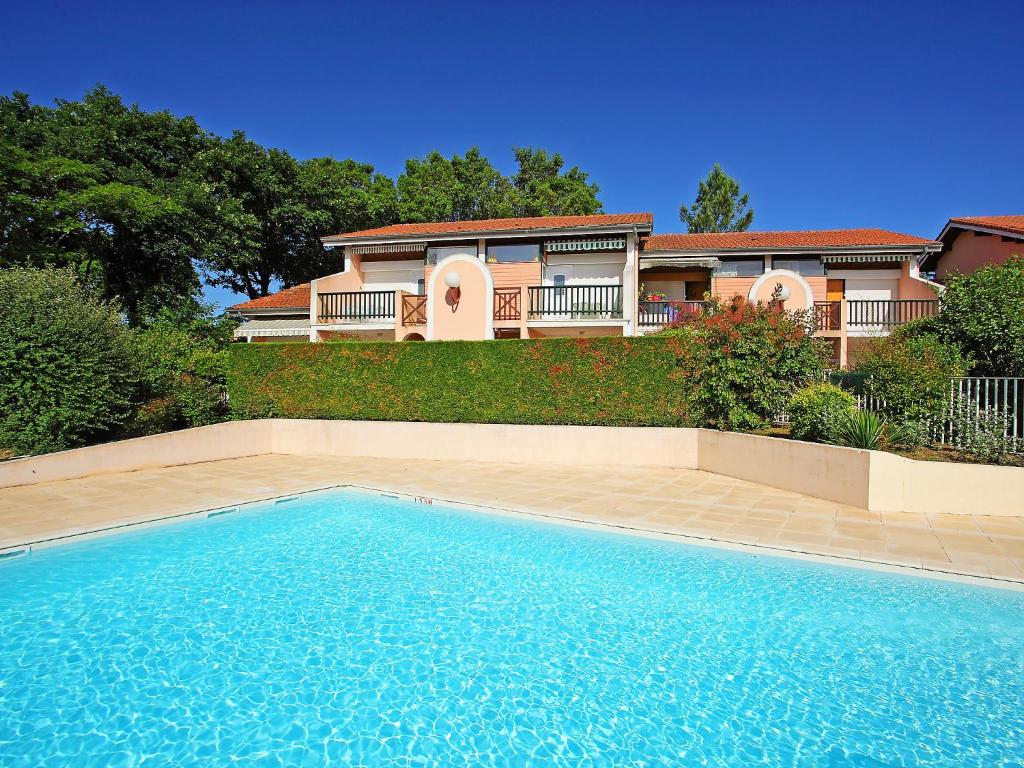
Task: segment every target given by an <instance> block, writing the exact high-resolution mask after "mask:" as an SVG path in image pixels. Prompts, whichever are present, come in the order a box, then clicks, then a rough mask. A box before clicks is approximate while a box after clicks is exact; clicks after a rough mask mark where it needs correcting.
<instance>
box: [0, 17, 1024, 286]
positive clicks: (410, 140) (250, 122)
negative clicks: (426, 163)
mask: <svg viewBox="0 0 1024 768" xmlns="http://www.w3.org/2000/svg"><path fill="white" fill-rule="evenodd" d="M783 6H784V7H783ZM3 18H4V21H3V25H2V26H3V29H2V31H0V91H2V92H3V93H10V92H11V91H13V90H22V91H27V92H28V93H29V94H30V95H31V96H32V97H33V99H34V100H35V101H38V102H42V103H49V102H50V101H51V100H52V99H53V98H55V97H62V98H69V99H71V98H78V97H80V96H81V95H82V93H83V92H84V91H85V90H86V89H87V88H89V87H91V86H92V85H94V84H96V83H104V84H105V85H107V86H108V87H110V88H111V89H112V90H114V91H115V92H117V93H119V94H121V95H122V96H124V97H125V98H126V99H127V100H129V101H134V102H138V103H139V104H141V105H142V106H143V107H144V108H147V109H164V108H166V109H170V110H172V111H173V112H175V113H178V114H191V115H194V116H195V117H196V118H197V119H198V120H199V122H200V123H201V124H202V125H203V126H204V127H206V128H208V129H210V130H212V131H215V132H217V133H221V134H228V133H230V131H231V130H232V129H236V128H239V129H243V130H245V131H246V132H247V133H248V134H249V135H250V136H251V137H252V138H254V139H255V140H257V141H259V142H261V143H263V144H265V145H268V146H276V147H283V148H285V149H287V150H289V151H291V152H292V153H293V154H295V155H296V156H298V157H300V158H305V157H312V156H318V155H331V156H334V157H337V158H346V157H352V158H355V159H357V160H361V161H365V162H370V163H372V164H373V165H375V166H376V167H377V168H378V169H379V170H381V171H383V172H385V173H388V174H390V175H392V176H394V175H397V174H398V173H399V172H400V171H401V169H402V165H403V163H404V161H405V159H406V158H407V157H411V156H418V155H423V154H424V153H426V152H428V151H430V150H433V149H438V150H440V151H441V152H443V153H445V154H449V155H450V154H452V153H454V152H460V153H461V152H463V151H464V150H465V149H466V148H467V147H469V146H472V145H478V146H479V147H480V148H481V150H482V151H483V152H484V154H486V155H487V156H488V157H490V158H491V160H492V161H493V162H495V164H496V165H498V166H499V167H500V168H502V169H503V170H504V171H506V172H508V171H510V170H511V148H512V146H513V145H515V144H524V145H534V146H540V147H544V148H546V149H549V150H553V151H558V152H560V153H562V154H563V155H564V156H565V158H566V160H567V161H568V163H569V164H578V165H580V166H581V167H583V168H584V169H585V170H586V171H588V172H589V173H590V174H591V177H592V179H593V180H594V181H596V182H597V183H598V184H599V185H600V186H601V199H602V200H603V201H604V205H605V210H607V211H612V212H614V211H639V210H650V211H653V212H654V214H655V229H656V231H659V232H672V231H682V229H683V227H682V225H681V223H680V222H679V218H678V208H679V204H680V202H681V201H683V200H688V199H692V197H693V194H694V190H695V188H696V185H697V181H698V180H699V179H700V178H701V177H703V176H704V175H705V174H706V173H707V171H708V170H709V169H710V167H711V165H712V164H713V163H714V162H716V161H717V162H720V163H721V164H722V165H723V167H724V168H725V169H726V171H728V172H729V173H731V174H733V175H734V176H736V177H737V178H738V179H739V180H740V182H741V184H742V185H743V187H744V188H745V189H746V190H747V191H748V192H749V193H750V197H751V203H752V205H753V207H754V209H755V211H756V216H755V219H754V228H755V229H808V228H841V227H865V226H868V227H884V228H889V229H895V230H899V231H903V232H909V233H913V234H918V235H924V236H934V235H936V234H937V233H938V231H939V229H940V227H941V226H942V224H943V223H944V222H945V220H946V218H948V217H949V216H951V215H971V214H975V215H977V214H1005V213H1022V212H1024V140H1022V138H1021V136H1022V134H1024V47H1022V45H1021V43H1020V33H1021V30H1022V29H1024V2H1021V0H1014V1H1012V2H1004V3H991V4H986V3H972V4H966V3H963V4H952V3H950V4H941V3H921V4H919V5H913V4H897V3H887V2H879V3H872V2H867V3H831V2H810V3H806V4H803V5H801V4H798V3H784V4H782V3H778V4H777V3H764V2H760V3H743V2H729V3H724V2H715V3H699V4H698V3H692V4H687V3H672V2H666V3H644V2H630V3H622V2H618V3H603V2H587V3H556V2H550V1H548V2H543V3H536V4H533V3H527V2H522V3H491V2H486V1H483V2H480V1H478V2H473V3H467V4H454V3H451V4H445V3H425V2H417V3H408V4H398V3H395V4H388V3H378V2H367V3H349V2H333V3H332V2H319V3H318V2H302V1H301V0H300V1H299V2H289V3H267V2H258V1H256V0H250V2H238V3H235V2H221V1H219V0H218V1H217V2H205V3H195V2H186V1H184V0H183V1H182V2H176V3H166V4H164V3H157V2H152V3H151V2H137V1H135V2H106V3H103V2H96V3H92V2H90V3H85V2H77V1H76V0H62V1H61V2H54V0H35V1H34V2H11V1H10V0H8V2H6V3H4V9H3ZM214 298H216V299H220V300H223V299H224V298H226V297H225V296H224V295H223V294H222V293H220V292H218V293H216V294H214Z"/></svg>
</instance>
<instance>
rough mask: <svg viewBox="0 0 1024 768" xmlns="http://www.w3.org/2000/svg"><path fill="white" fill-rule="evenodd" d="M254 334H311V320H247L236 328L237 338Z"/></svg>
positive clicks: (250, 336) (247, 337) (245, 337)
mask: <svg viewBox="0 0 1024 768" xmlns="http://www.w3.org/2000/svg"><path fill="white" fill-rule="evenodd" d="M253 336H306V337H308V336H309V320H302V319H297V318H296V319H291V320H285V319H276V320H247V321H246V322H244V323H242V324H241V325H240V326H238V327H237V328H235V338H236V339H251V338H252V337H253Z"/></svg>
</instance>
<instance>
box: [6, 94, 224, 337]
mask: <svg viewBox="0 0 1024 768" xmlns="http://www.w3.org/2000/svg"><path fill="white" fill-rule="evenodd" d="M209 140H210V136H209V134H207V133H206V132H205V131H203V130H202V129H201V128H200V127H199V126H198V124H196V122H195V120H193V119H192V118H188V117H186V118H178V117H176V116H174V115H172V114H171V113H169V112H145V111H143V110H142V109H140V108H139V107H138V106H137V105H132V106H128V105H126V104H124V102H123V101H122V100H121V98H120V97H119V96H116V95H114V94H112V93H111V92H110V91H108V90H107V89H105V88H103V87H102V86H99V87H97V88H94V89H93V90H92V91H89V92H88V93H87V94H86V95H85V96H84V97H83V99H82V100H81V101H76V102H72V101H61V100H59V101H57V102H56V106H55V107H52V108H47V107H39V106H36V105H32V104H30V102H29V101H28V97H27V96H26V95H25V94H20V93H16V94H14V95H13V96H12V97H10V98H0V145H2V146H0V149H2V151H3V153H4V154H5V155H7V159H6V160H5V161H4V162H3V163H2V164H0V174H2V178H0V189H2V190H3V192H4V198H5V201H4V203H3V204H2V205H0V229H2V232H0V263H3V264H29V265H45V264H65V265H69V266H73V267H74V268H75V269H76V270H77V271H78V272H79V273H80V274H81V275H82V276H83V277H85V278H86V279H87V280H88V281H90V282H94V283H96V284H98V285H99V286H101V288H102V291H103V294H104V296H105V297H106V298H108V299H114V298H118V299H119V300H120V302H121V305H122V307H123V309H124V311H125V312H126V314H127V315H128V316H129V318H131V319H132V320H133V321H137V319H138V318H139V317H140V316H141V315H142V314H144V313H145V312H146V311H147V307H150V306H159V305H162V304H164V303H166V302H168V301H176V300H180V299H181V298H182V297H186V296H190V295H193V294H195V293H196V292H197V291H198V289H199V281H198V278H197V275H196V273H195V270H194V269H193V267H192V258H193V257H194V256H195V255H196V253H197V251H198V250H200V248H201V240H200V239H199V236H198V235H199V230H198V228H197V224H198V223H199V220H198V218H197V217H196V215H195V211H194V210H190V208H189V205H188V203H189V201H190V200H191V199H193V198H194V195H192V194H191V193H190V191H189V190H188V189H186V188H184V187H183V186H182V184H181V180H180V174H181V169H182V168H183V167H186V166H187V165H188V164H189V163H190V162H191V161H192V159H193V158H194V157H195V155H196V154H197V153H198V152H199V151H200V150H201V149H203V148H204V147H205V146H206V145H207V143H208V142H209Z"/></svg>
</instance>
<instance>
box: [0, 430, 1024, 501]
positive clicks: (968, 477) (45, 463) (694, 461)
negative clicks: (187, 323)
mask: <svg viewBox="0 0 1024 768" xmlns="http://www.w3.org/2000/svg"><path fill="white" fill-rule="evenodd" d="M266 453H282V454H292V455H299V456H310V457H313V456H317V455H330V456H353V457H355V456H368V457H378V458H391V459H408V460H413V461H429V460H448V461H490V462H506V463H510V464H536V465H540V466H541V467H543V466H551V465H562V466H566V465H569V466H571V465H615V466H633V467H671V468H677V469H702V470H705V471H707V472H714V473H716V474H720V475H725V476H727V477H735V478H738V479H741V480H749V481H752V482H757V483H762V484H764V485H768V486H772V487H775V488H781V489H783V490H789V491H795V492H797V493H803V494H807V495H808V496H815V497H817V498H821V499H828V500H830V501H836V502H839V503H841V504H849V505H852V506H856V507H861V508H867V509H871V510H879V511H908V512H929V513H937V512H944V513H952V514H977V515H1024V469H1020V468H1016V467H991V466H982V465H974V464H952V463H947V462H926V461H914V460H912V459H905V458H902V457H900V456H894V455H892V454H887V453H880V452H877V451H860V450H854V449H851V448H840V447H837V446H831V445H817V444H814V443H802V442H798V441H795V440H781V439H778V438H772V437H762V436H759V435H744V434H739V433H736V432H715V431H711V430H703V429H701V430H697V429H671V428H659V427H573V426H527V425H510V424H433V423H418V422H379V421H316V420H304V419H274V420H262V421H234V422H227V423H224V424H215V425H212V426H209V427H199V428H196V429H187V430H182V431H180V432H169V433H167V434H163V435H155V436H153V437H143V438H138V439H135V440H124V441H122V442H118V443H107V444H105V445H97V446H92V447H90V448H79V449H76V450H73V451H64V452H62V453H53V454H48V455H46V456H37V457H33V458H27V459H16V460H14V461H9V462H3V463H0V488H3V487H9V486H16V485H29V484H32V483H41V482H47V481H51V480H66V479H69V478H73V477H83V476H85V475H92V474H100V473H105V472H125V471H131V470H136V469H146V468H152V467H164V466H174V465H177V464H194V463H199V462H204V461H217V460H219V459H232V458H238V457H242V456H258V455H261V454H266Z"/></svg>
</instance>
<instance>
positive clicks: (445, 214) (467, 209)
mask: <svg viewBox="0 0 1024 768" xmlns="http://www.w3.org/2000/svg"><path fill="white" fill-rule="evenodd" d="M508 195H509V188H508V181H507V180H506V179H505V178H504V177H503V176H502V175H501V173H499V172H498V170H497V169H495V168H494V166H493V165H491V162H490V161H489V160H488V159H487V158H486V157H484V156H483V155H481V154H480V150H479V149H477V148H476V147H471V148H470V149H468V150H467V151H466V154H465V155H452V157H450V158H448V157H445V156H444V155H442V154H441V153H440V152H431V153H430V154H429V155H427V156H426V157H425V158H423V159H422V160H420V159H418V158H410V159H409V160H406V162H405V171H404V172H403V173H402V174H401V175H400V176H399V177H398V215H399V218H400V220H401V221H403V222H420V221H470V220H473V219H487V218H493V217H495V216H501V215H510V213H509V211H508V210H507V206H508Z"/></svg>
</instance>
